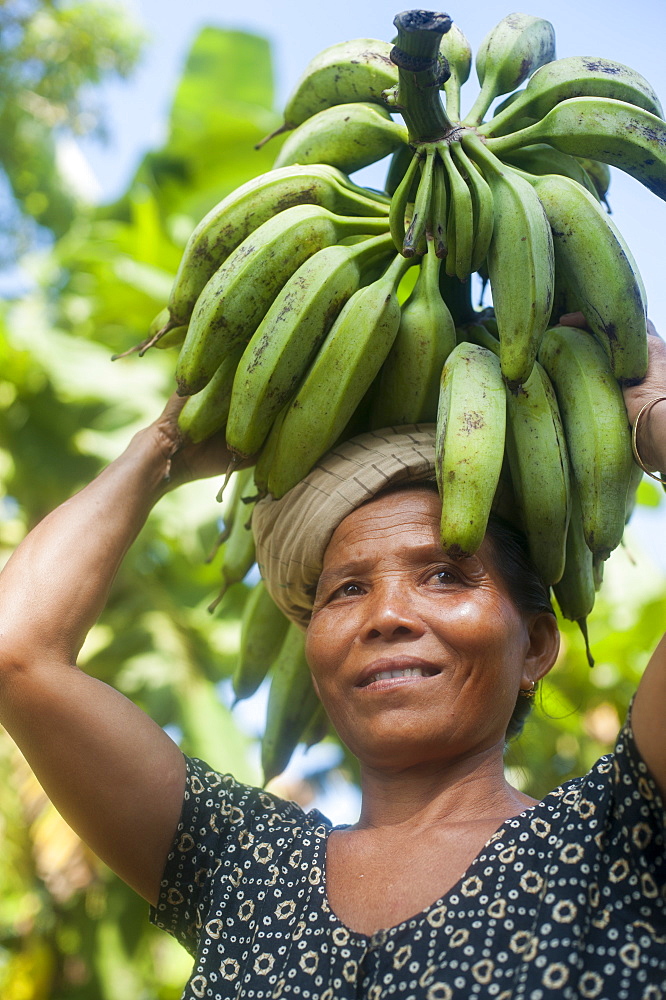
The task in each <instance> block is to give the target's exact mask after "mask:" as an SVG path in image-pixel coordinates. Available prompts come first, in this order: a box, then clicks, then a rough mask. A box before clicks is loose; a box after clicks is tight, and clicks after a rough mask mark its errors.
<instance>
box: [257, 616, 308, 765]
mask: <svg viewBox="0 0 666 1000" xmlns="http://www.w3.org/2000/svg"><path fill="white" fill-rule="evenodd" d="M271 674H272V679H271V686H270V690H269V692H268V708H267V710H266V728H265V730H264V735H263V737H262V740H261V765H262V768H263V771H264V783H266V782H268V781H270V779H271V778H274V777H275V776H276V775H278V774H281V773H282V771H284V769H285V767H286V766H287V764H288V763H289V760H290V758H291V755H292V753H293V752H294V750H295V748H296V746H297V745H298V743H299V741H300V739H301V736H302V735H303V733H304V732H305V730H306V729H307V727H308V724H309V723H310V722H311V720H312V717H313V716H314V715H315V713H316V711H317V708H318V705H319V699H318V698H317V695H316V693H315V690H314V688H313V686H312V679H311V677H310V670H309V668H308V664H307V661H306V659H305V637H304V636H303V633H302V632H301V631H300V629H299V628H298V627H297V626H296V625H294V624H290V625H289V628H288V630H287V634H286V635H285V637H284V640H283V643H282V646H281V647H280V652H279V653H278V656H277V659H276V660H275V662H274V663H273V668H272V670H271Z"/></svg>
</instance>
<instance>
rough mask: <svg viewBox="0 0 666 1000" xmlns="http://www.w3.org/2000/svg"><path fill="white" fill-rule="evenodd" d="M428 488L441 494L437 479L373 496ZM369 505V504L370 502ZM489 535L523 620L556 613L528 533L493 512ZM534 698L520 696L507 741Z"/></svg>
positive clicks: (395, 486)
mask: <svg viewBox="0 0 666 1000" xmlns="http://www.w3.org/2000/svg"><path fill="white" fill-rule="evenodd" d="M419 488H420V489H428V490H431V491H432V492H435V493H437V494H438V495H439V491H438V489H437V483H436V481H435V479H418V480H416V481H414V482H411V483H392V484H391V486H389V487H387V489H385V490H382V491H381V492H380V493H377V494H375V496H374V497H372V499H373V500H375V499H377V497H379V496H384V495H386V494H387V493H394V492H397V491H398V490H409V489H419ZM368 502H369V501H368ZM486 535H487V537H488V539H489V541H490V548H491V555H492V559H493V563H494V566H495V568H496V569H497V571H498V572H499V573H500V574H501V576H502V579H503V580H504V583H505V584H506V588H507V590H508V592H509V596H510V598H511V600H512V601H513V603H514V605H515V606H516V608H517V609H518V611H519V612H520V614H521V615H522V616H523V617H524V618H532V617H533V616H535V615H538V614H544V613H546V614H550V615H552V616H553V617H556V616H555V612H554V610H553V605H552V604H551V601H550V593H549V588H548V587H547V586H546V584H545V583H544V582H543V580H542V579H541V577H540V576H539V572H538V570H537V568H536V566H535V565H534V563H533V562H532V558H531V556H530V552H529V546H528V542H527V538H526V536H525V534H524V533H523V532H522V531H520V529H519V528H517V527H515V525H513V524H511V523H510V522H509V521H506V520H505V519H504V518H502V517H499V515H497V514H494V513H491V515H490V517H489V519H488V526H487V528H486ZM532 702H533V699H532V698H526V697H525V696H524V695H523V694H519V695H518V698H517V700H516V704H515V706H514V709H513V712H512V713H511V718H510V719H509V725H508V726H507V730H506V738H507V740H511V739H514V738H515V737H516V736H518V735H519V734H520V732H521V731H522V728H523V726H524V725H525V720H526V719H527V716H528V715H529V713H530V709H531V708H532Z"/></svg>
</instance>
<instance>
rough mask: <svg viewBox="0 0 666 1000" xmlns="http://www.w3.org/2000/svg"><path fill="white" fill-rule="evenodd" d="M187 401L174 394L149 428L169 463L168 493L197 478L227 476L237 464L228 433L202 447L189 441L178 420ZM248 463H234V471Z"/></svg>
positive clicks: (208, 441)
mask: <svg viewBox="0 0 666 1000" xmlns="http://www.w3.org/2000/svg"><path fill="white" fill-rule="evenodd" d="M186 401H187V396H178V395H176V393H174V394H173V396H171V397H170V399H169V400H168V402H167V404H166V406H165V407H164V410H163V411H162V413H161V414H160V416H159V417H158V418H157V420H155V421H154V422H153V423H152V424H151V425H150V427H149V428H147V430H148V431H149V432H151V433H153V434H156V435H157V439H158V442H159V445H160V447H161V449H162V452H163V454H164V457H165V459H166V461H167V466H166V473H167V475H168V480H167V481H166V482H165V488H166V490H172V489H175V488H176V487H177V486H180V485H182V484H183V483H188V482H192V481H193V480H195V479H207V478H209V477H210V476H219V475H224V474H225V473H226V472H227V470H228V468H229V465H230V464H231V463H232V462H233V461H234V460H233V456H232V455H231V452H230V451H229V449H228V448H227V445H226V442H225V437H224V431H219V432H218V433H217V434H215V435H213V437H211V438H208V439H207V440H206V441H201V442H200V443H199V444H193V443H192V442H191V441H188V440H187V438H186V437H185V436H184V435H183V433H182V432H181V430H180V428H179V426H178V417H179V415H180V412H181V410H182V409H183V406H184V405H185V403H186ZM247 464H248V463H234V468H244V467H245V466H246V465H247Z"/></svg>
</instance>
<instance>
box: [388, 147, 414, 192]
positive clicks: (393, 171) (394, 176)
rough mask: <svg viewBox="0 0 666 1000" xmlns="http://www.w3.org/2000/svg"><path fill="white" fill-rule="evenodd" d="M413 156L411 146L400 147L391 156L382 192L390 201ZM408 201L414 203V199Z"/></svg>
mask: <svg viewBox="0 0 666 1000" xmlns="http://www.w3.org/2000/svg"><path fill="white" fill-rule="evenodd" d="M413 156H414V148H413V146H400V147H399V148H398V149H396V151H395V153H394V154H393V155H392V157H391V162H390V163H389V168H388V170H387V172H386V180H385V181H384V190H385V191H386V194H387V195H388V196H389V197H390V198H391V200H392V199H393V195H394V194H395V192H396V191H397V190H398V187H399V185H400V181H401V180H402V178H403V177H404V176H405V171H406V170H407V168H408V167H409V164H410V163H411V162H412V157H413ZM413 194H414V195H415V194H416V191H414V192H413ZM408 201H414V197H413V196H412V197H411V198H409V199H408Z"/></svg>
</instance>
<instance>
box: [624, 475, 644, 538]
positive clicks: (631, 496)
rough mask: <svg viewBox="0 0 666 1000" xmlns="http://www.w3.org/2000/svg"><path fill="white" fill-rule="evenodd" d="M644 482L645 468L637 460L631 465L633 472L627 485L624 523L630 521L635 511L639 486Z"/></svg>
mask: <svg viewBox="0 0 666 1000" xmlns="http://www.w3.org/2000/svg"><path fill="white" fill-rule="evenodd" d="M642 482H643V470H642V469H641V467H640V465H638V463H637V462H634V463H633V465H632V466H631V473H630V475H629V483H628V485H627V502H626V506H625V512H624V523H625V525H626V524H628V523H629V519H630V518H631V515H632V514H633V512H634V508H635V507H636V504H637V502H638V497H637V495H636V494H637V493H638V487H639V486H640V485H641V483H642Z"/></svg>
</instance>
